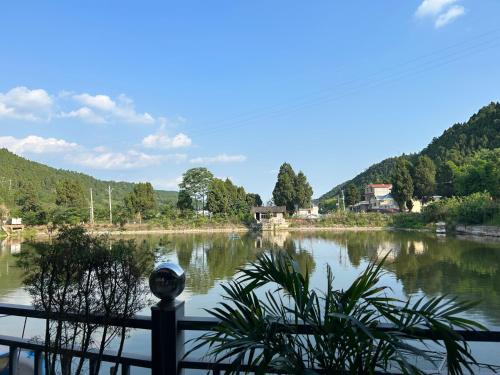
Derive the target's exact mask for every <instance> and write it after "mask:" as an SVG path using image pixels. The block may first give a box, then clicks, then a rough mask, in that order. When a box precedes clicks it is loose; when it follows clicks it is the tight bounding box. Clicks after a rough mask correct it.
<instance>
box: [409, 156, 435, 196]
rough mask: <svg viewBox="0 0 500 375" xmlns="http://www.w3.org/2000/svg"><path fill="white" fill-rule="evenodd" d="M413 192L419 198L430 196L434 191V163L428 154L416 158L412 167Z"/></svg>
mask: <svg viewBox="0 0 500 375" xmlns="http://www.w3.org/2000/svg"><path fill="white" fill-rule="evenodd" d="M412 178H413V187H414V190H415V191H414V194H415V196H416V197H417V198H419V199H424V198H425V197H430V196H431V195H433V194H434V192H435V191H436V165H435V164H434V162H433V161H432V159H431V158H430V157H428V156H425V155H422V156H419V157H418V158H417V162H416V163H415V167H414V168H413V176H412Z"/></svg>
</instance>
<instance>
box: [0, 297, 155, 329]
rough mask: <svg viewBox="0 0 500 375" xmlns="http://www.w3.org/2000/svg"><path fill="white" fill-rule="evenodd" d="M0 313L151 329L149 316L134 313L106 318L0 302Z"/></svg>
mask: <svg viewBox="0 0 500 375" xmlns="http://www.w3.org/2000/svg"><path fill="white" fill-rule="evenodd" d="M0 314H6V315H13V316H22V317H28V318H36V319H57V320H66V321H70V322H88V323H91V324H107V325H112V326H118V327H128V328H138V329H151V327H152V324H151V317H150V316H146V315H136V316H134V317H133V318H126V319H121V318H106V317H104V316H103V315H89V316H88V317H85V316H84V315H78V314H72V313H64V314H61V313H49V312H47V311H43V310H38V309H35V308H34V307H33V306H24V305H14V304H7V303H0Z"/></svg>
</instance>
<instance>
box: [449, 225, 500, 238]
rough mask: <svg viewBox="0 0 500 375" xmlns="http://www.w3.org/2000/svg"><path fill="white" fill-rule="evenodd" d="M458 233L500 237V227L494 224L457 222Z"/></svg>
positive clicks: (456, 229)
mask: <svg viewBox="0 0 500 375" xmlns="http://www.w3.org/2000/svg"><path fill="white" fill-rule="evenodd" d="M455 231H456V232H457V233H462V234H471V235H473V236H490V237H500V227H499V226H494V225H464V224H457V226H456V227H455Z"/></svg>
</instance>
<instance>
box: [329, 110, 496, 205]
mask: <svg viewBox="0 0 500 375" xmlns="http://www.w3.org/2000/svg"><path fill="white" fill-rule="evenodd" d="M499 147H500V103H490V104H489V105H487V106H485V107H483V108H481V109H480V110H479V112H478V113H476V114H475V115H473V116H472V117H471V118H470V119H469V121H467V122H465V123H459V124H455V125H453V126H452V127H450V128H448V129H447V130H445V131H444V133H443V134H442V135H441V136H439V137H437V138H434V139H433V140H432V142H431V143H430V144H429V145H428V146H427V147H426V148H424V149H423V150H422V151H421V152H420V153H418V154H411V155H403V157H404V158H406V159H408V161H410V162H413V161H414V160H415V159H416V158H417V157H418V156H420V155H425V156H428V157H430V158H431V159H432V160H433V161H434V163H435V164H436V168H437V176H436V183H437V193H439V194H442V195H448V194H447V191H446V187H447V186H448V185H447V183H448V180H449V178H450V177H449V175H450V171H449V165H448V162H449V161H451V162H453V163H455V164H457V165H460V164H462V163H463V162H464V161H465V159H466V158H467V157H469V156H471V155H472V154H473V153H475V152H476V151H479V150H481V149H494V148H499ZM397 159H398V158H397V157H392V158H388V159H385V160H383V161H381V162H380V163H377V164H374V165H372V166H371V167H369V168H368V169H367V170H365V171H364V172H362V173H360V174H358V175H357V176H356V177H354V178H353V179H351V180H349V181H346V182H344V183H342V184H340V185H337V186H335V187H334V188H333V189H332V190H330V191H329V192H327V193H326V194H324V195H323V196H321V197H320V201H321V200H325V199H328V198H332V197H334V196H336V195H338V194H339V192H340V189H342V188H344V187H346V186H347V185H350V184H351V183H353V184H354V185H356V187H357V188H358V189H359V190H360V191H363V189H364V186H365V185H366V184H369V183H381V182H389V181H390V178H391V172H392V170H393V167H394V165H395V162H396V160H397Z"/></svg>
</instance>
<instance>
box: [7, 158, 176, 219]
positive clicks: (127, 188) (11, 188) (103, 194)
mask: <svg viewBox="0 0 500 375" xmlns="http://www.w3.org/2000/svg"><path fill="white" fill-rule="evenodd" d="M63 179H69V180H73V181H77V182H78V183H79V184H81V186H82V187H83V189H84V192H85V194H86V195H88V196H87V199H88V201H90V188H92V190H93V198H94V205H95V207H96V209H100V208H101V209H104V208H106V207H107V205H108V186H111V189H112V195H111V196H112V203H113V204H114V205H117V204H122V203H123V199H124V197H125V196H126V195H127V194H128V193H129V192H131V191H132V189H133V188H134V184H133V183H130V182H116V181H103V180H98V179H96V178H94V177H92V176H89V175H86V174H83V173H78V172H73V171H67V170H63V169H56V168H52V167H49V166H47V165H44V164H40V163H37V162H34V161H31V160H28V159H25V158H22V157H20V156H17V155H16V154H13V153H12V152H10V151H8V150H6V149H0V204H2V203H4V204H7V206H10V207H12V205H13V201H14V200H15V198H16V189H17V188H18V186H19V185H20V184H22V183H23V182H25V181H29V182H30V183H31V184H32V185H33V186H34V188H35V193H36V195H37V197H38V200H39V203H40V204H41V205H42V206H44V207H50V206H53V205H54V202H55V187H56V185H57V183H58V182H59V181H60V180H63ZM156 196H157V200H158V203H159V204H160V205H161V204H164V203H165V202H167V201H176V200H177V192H175V191H164V190H156Z"/></svg>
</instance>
